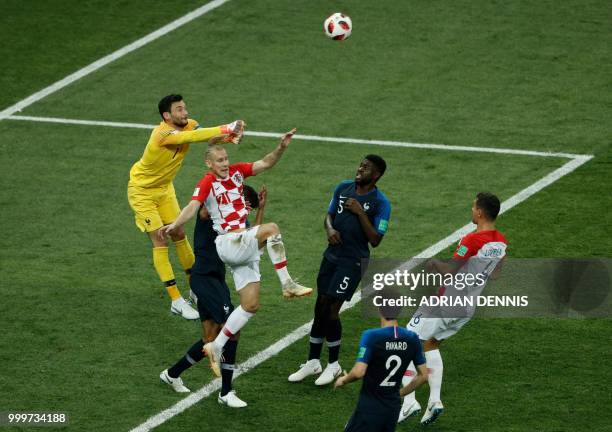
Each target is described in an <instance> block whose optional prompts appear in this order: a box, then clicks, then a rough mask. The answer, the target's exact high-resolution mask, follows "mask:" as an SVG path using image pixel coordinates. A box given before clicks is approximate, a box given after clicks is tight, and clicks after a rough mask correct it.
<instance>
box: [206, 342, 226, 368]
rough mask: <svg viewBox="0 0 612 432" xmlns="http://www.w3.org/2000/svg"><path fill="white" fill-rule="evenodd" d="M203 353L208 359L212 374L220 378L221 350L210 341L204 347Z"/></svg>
mask: <svg viewBox="0 0 612 432" xmlns="http://www.w3.org/2000/svg"><path fill="white" fill-rule="evenodd" d="M203 351H204V353H205V354H206V356H207V357H208V361H209V363H210V368H211V369H212V371H213V373H214V374H215V375H216V376H218V377H220V376H221V360H222V353H223V348H221V347H219V346H217V344H216V343H215V341H212V342H208V343H207V344H206V345H204V348H203Z"/></svg>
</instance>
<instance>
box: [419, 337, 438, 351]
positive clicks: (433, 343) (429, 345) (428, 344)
mask: <svg viewBox="0 0 612 432" xmlns="http://www.w3.org/2000/svg"><path fill="white" fill-rule="evenodd" d="M441 342H442V341H439V340H437V339H434V338H431V339H428V340H426V341H423V351H433V350H437V349H438V348H440V343H441Z"/></svg>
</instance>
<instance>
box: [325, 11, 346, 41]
mask: <svg viewBox="0 0 612 432" xmlns="http://www.w3.org/2000/svg"><path fill="white" fill-rule="evenodd" d="M323 29H324V30H325V34H326V35H327V37H329V38H332V39H333V40H338V41H340V40H344V39H347V38H348V37H349V36H350V35H351V32H352V31H353V22H352V21H351V18H350V17H349V16H348V15H344V14H342V13H340V12H336V13H335V14H333V15H330V16H329V17H327V19H326V20H325V23H324V24H323Z"/></svg>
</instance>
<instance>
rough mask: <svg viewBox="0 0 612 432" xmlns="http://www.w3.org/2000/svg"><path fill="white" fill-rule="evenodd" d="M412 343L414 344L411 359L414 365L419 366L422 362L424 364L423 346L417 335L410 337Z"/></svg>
mask: <svg viewBox="0 0 612 432" xmlns="http://www.w3.org/2000/svg"><path fill="white" fill-rule="evenodd" d="M412 343H413V344H414V348H415V350H414V359H413V360H412V361H413V362H414V365H415V366H420V365H422V364H425V354H423V346H422V345H421V341H420V340H419V338H418V336H415V337H414V338H412Z"/></svg>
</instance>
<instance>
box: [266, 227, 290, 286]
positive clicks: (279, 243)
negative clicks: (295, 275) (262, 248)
mask: <svg viewBox="0 0 612 432" xmlns="http://www.w3.org/2000/svg"><path fill="white" fill-rule="evenodd" d="M266 248H267V249H268V255H269V256H270V260H271V261H272V264H274V268H275V269H276V274H277V275H278V278H279V279H280V281H281V285H284V284H285V282H287V281H289V280H291V276H289V271H288V270H287V256H286V254H285V245H284V243H283V238H282V236H281V235H280V234H275V235H273V236H270V237H268V238H267V241H266Z"/></svg>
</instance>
